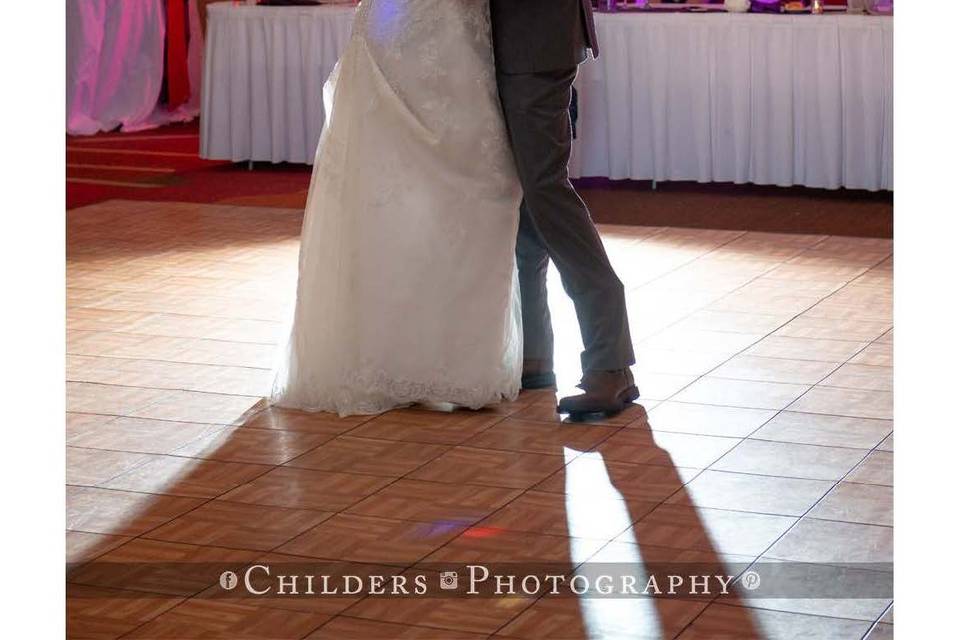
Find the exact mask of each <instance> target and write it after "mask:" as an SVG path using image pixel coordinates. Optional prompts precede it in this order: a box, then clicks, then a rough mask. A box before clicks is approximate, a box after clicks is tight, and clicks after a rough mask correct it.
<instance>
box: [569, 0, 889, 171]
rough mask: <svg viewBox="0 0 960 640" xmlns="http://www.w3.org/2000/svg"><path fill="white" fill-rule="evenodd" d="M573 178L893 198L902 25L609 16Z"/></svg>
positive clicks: (837, 19) (589, 73) (602, 21)
mask: <svg viewBox="0 0 960 640" xmlns="http://www.w3.org/2000/svg"><path fill="white" fill-rule="evenodd" d="M597 31H598V37H599V39H600V46H601V53H602V55H601V56H600V58H599V59H598V60H594V61H591V62H589V63H587V64H585V65H583V66H582V67H581V72H580V78H579V79H578V86H579V87H580V89H581V99H580V102H581V109H580V118H581V125H580V130H581V133H580V139H579V141H578V144H577V145H576V147H575V150H574V158H573V160H572V162H571V173H572V174H573V175H577V176H605V177H609V178H614V179H620V178H632V179H635V180H649V179H656V180H697V181H701V182H708V181H718V182H754V183H757V184H775V185H781V186H786V185H792V184H798V185H805V186H808V187H825V188H830V189H835V188H837V187H841V186H844V187H849V188H856V189H871V190H875V189H893V21H892V20H891V19H889V18H884V17H874V16H856V15H831V16H778V15H754V14H747V15H689V14H662V15H638V14H619V15H617V14H599V15H598V16H597Z"/></svg>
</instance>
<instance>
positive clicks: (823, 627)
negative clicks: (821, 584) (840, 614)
mask: <svg viewBox="0 0 960 640" xmlns="http://www.w3.org/2000/svg"><path fill="white" fill-rule="evenodd" d="M867 629H869V623H864V622H860V621H856V620H841V619H838V618H825V617H822V616H808V615H802V614H797V613H785V612H782V611H767V610H764V609H744V608H743V607H736V606H729V605H725V604H712V605H710V606H709V607H708V608H707V610H706V611H704V612H703V613H702V614H701V615H700V616H698V617H697V619H696V620H694V621H693V624H691V625H690V626H689V627H688V628H687V629H686V630H684V632H683V633H681V634H680V635H679V636H678V638H677V640H779V639H781V638H783V639H787V638H838V639H840V638H860V637H863V634H864V633H865V632H866V630H867Z"/></svg>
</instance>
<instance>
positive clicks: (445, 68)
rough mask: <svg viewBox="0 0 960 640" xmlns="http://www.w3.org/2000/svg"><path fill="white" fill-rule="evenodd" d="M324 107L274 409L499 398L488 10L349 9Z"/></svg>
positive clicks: (508, 334)
mask: <svg viewBox="0 0 960 640" xmlns="http://www.w3.org/2000/svg"><path fill="white" fill-rule="evenodd" d="M324 103H325V106H326V111H327V121H326V124H325V127H324V131H323V134H322V136H321V138H320V144H319V146H318V149H317V155H316V163H315V166H314V170H313V178H312V180H311V185H310V194H309V197H308V201H307V208H306V213H305V218H304V221H303V232H302V239H301V248H300V276H299V282H298V286H297V300H296V309H295V311H294V314H293V324H292V328H291V330H290V338H289V343H288V344H287V346H286V349H285V350H284V351H283V352H282V358H281V363H280V366H279V367H278V370H277V374H276V379H275V381H274V387H273V397H272V399H273V402H274V403H275V404H277V405H280V406H284V407H291V408H298V409H304V410H309V411H332V412H336V413H339V414H340V415H351V414H370V413H379V412H382V411H386V410H388V409H391V408H394V407H397V406H402V405H407V404H411V403H426V404H441V403H447V404H452V405H456V406H462V407H470V408H479V407H482V406H485V405H488V404H492V403H496V402H498V401H501V400H503V399H513V398H515V397H516V396H517V393H518V389H519V386H520V367H521V357H522V355H521V344H520V343H521V332H520V327H519V318H520V314H519V299H518V293H517V288H516V275H515V262H514V246H515V240H516V233H517V224H518V217H519V214H518V207H519V203H520V197H521V192H520V185H519V181H518V178H517V176H516V170H515V166H514V162H513V158H512V155H511V153H510V150H509V146H508V141H507V136H506V130H505V125H504V124H503V119H502V115H501V111H500V105H499V101H498V97H497V89H496V80H495V73H494V66H493V51H492V44H491V36H490V16H489V7H488V2H487V0H363V2H362V3H361V4H360V7H359V9H358V13H357V17H356V22H355V23H354V28H353V35H352V38H351V40H350V43H349V45H348V46H347V49H346V51H345V52H344V54H343V56H342V58H341V59H340V62H339V63H338V65H337V68H336V69H335V70H334V72H333V74H332V75H331V77H330V79H329V80H328V82H327V85H326V87H325V90H324Z"/></svg>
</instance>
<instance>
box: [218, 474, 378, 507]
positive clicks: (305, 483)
mask: <svg viewBox="0 0 960 640" xmlns="http://www.w3.org/2000/svg"><path fill="white" fill-rule="evenodd" d="M390 482H391V480H390V479H389V478H383V477H380V476H372V475H361V474H358V473H334V472H329V471H314V470H312V469H296V468H293V467H278V468H276V469H273V470H272V471H270V472H268V473H266V474H264V475H261V476H260V477H258V478H256V479H255V480H252V481H250V482H248V483H246V484H244V485H242V486H239V487H237V488H236V489H234V490H233V491H230V492H229V493H227V494H225V495H223V496H221V498H220V499H221V500H228V501H230V502H245V503H249V504H264V505H270V506H275V507H291V508H295V509H316V510H318V511H341V510H343V509H346V508H347V507H350V506H351V505H354V504H356V503H357V502H360V501H361V500H363V499H364V498H365V497H367V496H369V495H371V494H373V493H376V492H377V490H379V489H381V488H383V487H384V486H386V485H387V484H389V483H390Z"/></svg>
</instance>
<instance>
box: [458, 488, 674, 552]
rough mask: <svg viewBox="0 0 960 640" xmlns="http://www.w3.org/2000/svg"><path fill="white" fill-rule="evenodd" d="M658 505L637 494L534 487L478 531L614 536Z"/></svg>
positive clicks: (608, 538)
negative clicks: (619, 495) (604, 494)
mask: <svg viewBox="0 0 960 640" xmlns="http://www.w3.org/2000/svg"><path fill="white" fill-rule="evenodd" d="M656 505H657V503H656V502H651V501H644V500H639V499H635V498H624V499H617V498H613V497H596V496H594V497H583V496H580V495H574V496H568V495H565V494H562V493H550V492H546V491H533V490H530V491H526V492H525V493H524V494H523V495H521V496H520V497H518V498H516V499H515V500H512V501H511V502H510V503H509V504H507V505H506V506H504V507H502V508H501V509H499V510H497V511H496V512H495V513H493V514H491V515H490V516H489V517H487V518H485V519H484V520H482V521H481V522H480V523H479V524H478V525H477V529H478V531H477V534H478V535H485V534H487V533H490V535H494V534H496V533H497V532H499V530H501V529H504V530H508V531H527V532H532V533H546V534H550V535H555V536H573V537H577V538H591V539H597V540H610V539H612V538H614V537H615V536H617V535H619V534H620V533H622V532H623V531H624V530H625V529H627V528H628V527H629V526H630V524H631V523H633V522H634V521H636V520H639V519H640V518H641V517H643V516H644V515H646V514H647V513H649V512H650V511H651V510H653V508H654V507H656ZM468 535H469V532H468Z"/></svg>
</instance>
